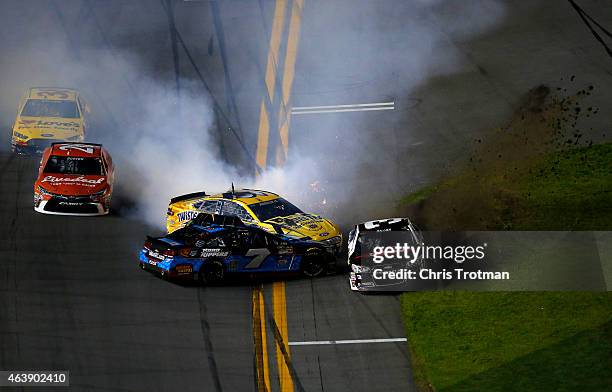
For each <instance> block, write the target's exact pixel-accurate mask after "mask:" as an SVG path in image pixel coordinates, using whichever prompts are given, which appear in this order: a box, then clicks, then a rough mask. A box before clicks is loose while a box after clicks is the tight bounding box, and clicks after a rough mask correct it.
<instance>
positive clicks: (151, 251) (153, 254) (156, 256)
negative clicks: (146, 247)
mask: <svg viewBox="0 0 612 392" xmlns="http://www.w3.org/2000/svg"><path fill="white" fill-rule="evenodd" d="M149 256H150V257H153V258H155V259H158V260H165V259H166V258H165V257H164V255H162V254H159V253H157V252H156V251H154V250H150V251H149Z"/></svg>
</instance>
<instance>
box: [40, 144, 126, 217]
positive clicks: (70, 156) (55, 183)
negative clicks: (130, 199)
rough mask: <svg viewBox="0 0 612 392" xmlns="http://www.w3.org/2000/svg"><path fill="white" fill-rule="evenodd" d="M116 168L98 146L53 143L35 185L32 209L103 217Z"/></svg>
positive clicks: (45, 154)
mask: <svg viewBox="0 0 612 392" xmlns="http://www.w3.org/2000/svg"><path fill="white" fill-rule="evenodd" d="M114 177H115V169H114V168H113V160H112V159H111V156H110V154H109V153H108V152H107V151H106V150H105V149H104V148H103V147H102V145H101V144H93V143H53V144H52V145H51V146H50V147H47V148H46V149H45V151H44V152H43V156H42V159H41V161H40V167H39V169H38V178H37V179H36V182H35V183H34V210H35V211H37V212H41V213H43V214H55V215H82V216H93V215H106V214H108V212H109V209H110V200H111V195H112V193H113V181H114Z"/></svg>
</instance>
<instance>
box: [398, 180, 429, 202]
mask: <svg viewBox="0 0 612 392" xmlns="http://www.w3.org/2000/svg"><path fill="white" fill-rule="evenodd" d="M437 190H438V187H437V186H436V185H430V186H426V187H424V188H421V189H419V190H418V191H416V192H412V193H410V194H408V195H406V196H404V197H403V198H402V199H401V200H400V203H401V204H404V205H411V204H416V203H420V202H421V201H423V200H426V199H427V198H428V197H429V196H430V195H431V194H433V193H434V192H435V191H437Z"/></svg>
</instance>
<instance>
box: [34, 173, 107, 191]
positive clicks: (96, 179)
mask: <svg viewBox="0 0 612 392" xmlns="http://www.w3.org/2000/svg"><path fill="white" fill-rule="evenodd" d="M36 183H37V185H39V186H41V187H43V188H44V189H45V190H46V191H48V192H52V193H57V194H60V195H90V194H92V193H96V192H99V191H101V190H102V189H104V188H105V187H106V186H107V177H106V176H83V175H77V174H41V175H40V177H39V178H38V181H37V182H36Z"/></svg>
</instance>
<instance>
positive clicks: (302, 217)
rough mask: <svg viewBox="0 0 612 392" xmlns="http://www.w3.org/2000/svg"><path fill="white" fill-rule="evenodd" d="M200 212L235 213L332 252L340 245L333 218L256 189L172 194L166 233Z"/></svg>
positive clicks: (277, 231) (230, 214) (338, 230)
mask: <svg viewBox="0 0 612 392" xmlns="http://www.w3.org/2000/svg"><path fill="white" fill-rule="evenodd" d="M232 188H233V187H232ZM201 212H206V213H214V214H220V215H228V216H237V217H239V218H240V219H241V220H242V221H243V222H244V223H245V224H247V225H253V226H257V227H260V228H262V229H264V230H266V231H268V232H270V233H278V234H285V235H290V236H293V237H296V238H304V239H310V240H313V241H318V242H321V243H322V244H323V245H324V246H326V247H327V248H328V249H329V251H330V252H331V253H334V254H337V253H339V251H340V249H341V246H342V233H341V232H340V229H339V227H338V226H337V225H336V224H335V223H333V222H332V221H330V220H328V219H324V218H322V217H320V216H318V215H314V214H308V213H304V212H302V211H301V210H300V209H299V208H297V207H296V206H294V205H293V204H291V203H290V202H288V201H287V200H285V199H283V198H282V197H280V196H279V195H277V194H275V193H272V192H267V191H262V190H255V189H240V190H236V191H234V190H231V191H228V192H226V193H220V194H215V195H207V194H206V193H205V192H197V193H190V194H186V195H182V196H178V197H174V198H173V199H171V200H170V205H169V206H168V213H167V220H166V228H167V230H168V233H172V232H173V231H175V230H177V229H179V228H180V227H182V226H184V225H185V224H186V223H187V222H189V221H190V220H192V219H193V218H195V217H196V216H198V214H199V213H201Z"/></svg>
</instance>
